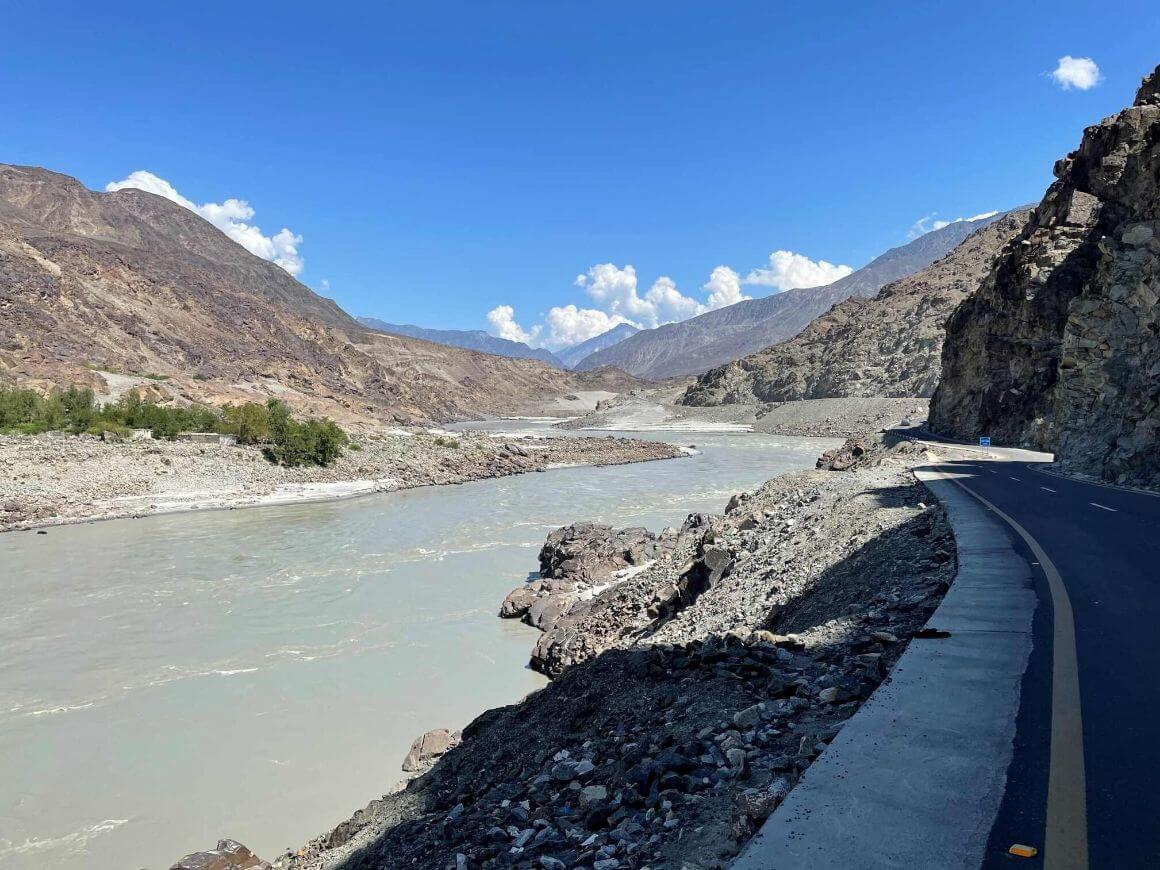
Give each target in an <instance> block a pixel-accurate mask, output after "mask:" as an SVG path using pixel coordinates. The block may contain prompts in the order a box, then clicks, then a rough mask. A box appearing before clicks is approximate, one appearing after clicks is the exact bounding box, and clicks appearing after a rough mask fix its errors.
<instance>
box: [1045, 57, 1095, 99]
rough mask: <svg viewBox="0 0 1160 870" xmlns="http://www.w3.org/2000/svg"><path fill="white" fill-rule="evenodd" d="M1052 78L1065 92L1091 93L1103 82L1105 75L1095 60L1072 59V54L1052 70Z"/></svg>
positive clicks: (1061, 60) (1063, 58)
mask: <svg viewBox="0 0 1160 870" xmlns="http://www.w3.org/2000/svg"><path fill="white" fill-rule="evenodd" d="M1051 77H1052V78H1053V79H1055V83H1056V84H1057V85H1059V86H1060V87H1061V88H1063V89H1064V90H1065V91H1069V90H1071V89H1072V88H1075V89H1076V90H1079V91H1089V90H1091V89H1092V88H1094V87H1095V86H1096V85H1098V84H1099V83H1100V82H1101V81H1103V75H1102V74H1101V73H1100V68H1099V67H1098V66H1097V65H1096V62H1095V61H1094V60H1092V59H1091V58H1090V57H1072V56H1071V55H1070V54H1065V55H1064V56H1063V57H1061V58H1060V59H1059V65H1058V66H1057V67H1056V68H1055V69H1054V70H1052V73H1051Z"/></svg>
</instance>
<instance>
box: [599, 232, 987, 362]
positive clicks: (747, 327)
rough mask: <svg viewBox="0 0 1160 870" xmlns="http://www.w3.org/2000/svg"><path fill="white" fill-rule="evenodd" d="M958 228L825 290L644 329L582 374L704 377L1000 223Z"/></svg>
mask: <svg viewBox="0 0 1160 870" xmlns="http://www.w3.org/2000/svg"><path fill="white" fill-rule="evenodd" d="M993 219H994V218H993V217H987V218H981V219H979V220H975V221H956V222H954V223H951V224H948V225H947V226H945V227H942V228H940V229H937V230H933V231H931V232H929V233H926V234H924V235H922V236H919V237H918V238H917V239H914V240H912V241H910V242H908V243H907V244H905V245H899V246H897V247H895V248H891V249H890V250H888V251H886V252H884V253H883V254H881V255H879V256H878V257H875V258H874V259H873V260H871V261H870V262H869V263H867V264H866V265H865V266H863V267H862V268H861V269H858V270H856V271H855V272H853V273H852V274H850V275H847V276H845V277H844V278H840V279H839V280H837V281H835V282H833V283H831V284H827V285H824V286H821V287H807V288H799V289H794V290H786V291H783V292H781V293H775V294H773V295H770V296H764V297H762V298H760V299H749V300H745V301H743V302H738V303H735V304H733V305H730V306H728V307H726V308H719V309H717V310H715V311H709V312H706V313H705V314H701V315H698V316H697V317H693V318H690V319H689V320H683V321H680V322H678V323H670V324H665V325H664V326H659V327H657V328H656V329H652V330H644V331H642V332H639V333H637V334H636V335H634V336H632V337H631V338H627V339H625V340H624V341H622V342H620V343H619V344H617V345H614V346H613V347H611V348H609V349H608V350H605V351H599V352H597V353H595V354H592V355H591V356H589V357H588V358H587V359H585V360H583V361H582V362H581V363H580V364H579V365H578V366H577V369H580V370H583V369H586V368H591V367H595V366H597V365H613V366H616V367H617V368H620V369H623V370H624V371H626V372H628V373H630V374H632V375H635V376H636V377H641V378H645V379H649V380H662V379H664V378H669V377H675V376H685V375H699V374H701V373H702V372H705V371H708V370H709V369H711V368H713V367H714V366H719V365H722V364H724V363H728V362H731V361H733V360H735V359H739V358H741V357H744V356H747V355H749V354H751V353H755V352H757V351H759V350H761V349H762V348H765V347H768V346H769V345H772V344H776V343H777V342H780V341H784V340H786V339H788V338H792V337H793V336H794V335H796V334H797V333H799V332H800V331H801V330H803V329H804V328H805V327H806V326H808V325H809V323H810V322H811V321H812V320H813V319H814V318H816V317H818V316H819V315H821V314H824V313H825V312H826V311H828V310H829V309H830V308H831V307H833V306H834V305H835V304H837V303H838V302H841V301H843V300H845V299H848V298H849V297H851V296H863V297H869V296H873V295H874V294H875V293H876V292H878V290H880V289H881V288H882V287H883V286H885V285H886V284H888V283H889V282H891V281H895V280H898V279H899V278H904V277H906V276H907V275H911V274H914V273H915V272H917V271H918V270H920V269H922V268H925V267H926V266H929V265H930V264H931V263H933V262H934V261H935V260H937V259H939V257H941V256H944V255H945V254H947V253H948V252H949V251H950V250H951V249H952V248H954V247H955V246H956V245H957V244H959V242H961V241H962V240H963V239H964V238H966V237H967V236H968V235H970V233H971V232H973V231H974V230H975V229H978V228H979V227H980V226H983V225H984V224H985V223H987V222H989V221H990V220H993Z"/></svg>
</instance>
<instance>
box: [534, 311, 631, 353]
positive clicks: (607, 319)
mask: <svg viewBox="0 0 1160 870" xmlns="http://www.w3.org/2000/svg"><path fill="white" fill-rule="evenodd" d="M544 319H545V320H546V321H547V322H548V338H547V340H546V341H545V342H544V343H545V344H546V345H547V346H548V347H552V348H561V347H571V346H572V345H574V344H579V343H580V342H582V341H587V340H588V339H590V338H594V337H595V336H597V335H602V334H603V333H605V332H608V330H610V329H612V328H613V327H614V326H619V325H620V324H622V323H629V322H630V321H629V320H628V319H627V318H625V317H622V316H620V315H619V314H606V313H605V312H603V311H600V310H599V309H596V308H577V307H576V306H575V305H562V306H558V307H556V308H552V309H550V310H549V311H548V316H547V317H546V318H544Z"/></svg>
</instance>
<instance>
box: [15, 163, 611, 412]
mask: <svg viewBox="0 0 1160 870" xmlns="http://www.w3.org/2000/svg"><path fill="white" fill-rule="evenodd" d="M0 381H3V382H8V383H17V384H32V385H35V386H39V387H41V388H47V387H48V386H50V385H54V384H69V383H86V384H89V385H91V386H93V387H94V389H96V390H97V392H98V393H107V392H116V391H117V390H118V389H120V388H123V387H125V386H126V385H130V384H141V383H144V384H148V385H150V386H151V389H152V390H153V391H154V392H155V393H156V394H157V395H159V396H160V397H161V398H184V399H189V400H195V401H207V402H213V403H222V402H226V401H240V400H259V401H260V400H262V399H264V398H266V397H267V396H272V395H277V396H281V397H283V398H284V399H286V400H287V401H288V402H289V403H290V404H291V405H292V406H295V407H297V408H299V409H301V410H303V411H308V412H310V413H316V414H328V415H330V416H332V417H335V418H336V419H339V420H342V421H346V422H370V421H373V420H384V421H392V420H393V421H411V420H450V419H463V418H468V417H472V416H475V415H479V414H484V413H504V412H507V413H512V412H518V411H521V410H527V409H529V408H531V407H534V406H535V404H536V403H537V402H542V401H544V400H550V399H552V398H553V397H555V396H559V395H562V394H565V393H568V392H573V391H577V390H583V389H611V390H619V389H622V388H624V387H625V386H627V385H628V384H629V383H631V379H629V378H628V377H627V376H626V375H623V374H622V373H620V372H615V371H609V370H604V371H599V372H589V373H584V374H573V373H570V372H562V371H559V370H556V369H553V368H551V367H549V366H547V365H545V364H543V363H541V362H537V361H533V360H517V359H508V358H503V357H497V356H491V355H488V354H483V353H477V352H473V351H468V350H463V349H460V348H454V347H447V346H444V345H438V344H433V343H431V342H427V341H422V340H419V339H410V338H401V337H396V336H389V335H383V334H382V333H378V332H374V331H371V330H368V329H366V328H365V327H363V326H361V325H360V324H359V323H357V322H356V321H355V320H354V319H353V318H351V317H350V316H348V315H347V314H346V313H345V312H344V311H342V309H340V308H339V307H338V306H337V305H336V304H335V303H334V302H332V301H331V300H329V299H324V298H323V297H321V296H318V295H317V294H315V293H313V292H312V291H311V290H310V289H309V288H307V287H306V286H304V285H303V284H301V283H299V282H298V281H296V280H295V279H294V278H292V277H291V276H290V275H289V274H287V273H286V272H285V271H284V270H283V269H281V268H280V267H278V266H276V265H274V264H272V263H269V262H267V261H265V260H263V259H261V258H259V257H256V256H254V255H252V254H250V253H249V252H248V251H246V250H245V249H244V248H242V247H241V246H240V245H238V244H236V243H235V242H233V241H232V240H231V239H229V238H228V237H227V236H226V235H225V234H224V233H222V232H220V231H219V230H218V229H217V228H215V227H214V226H212V225H211V224H210V223H208V222H207V221H205V220H203V219H202V218H200V217H199V216H198V215H196V214H194V213H193V212H191V211H189V210H187V209H185V208H182V207H181V206H179V205H177V204H175V203H173V202H170V201H169V200H167V199H164V198H162V197H159V196H155V195H153V194H150V193H145V192H143V191H139V190H120V191H117V192H115V193H98V192H94V191H91V190H88V189H87V188H85V187H84V185H82V184H81V183H80V182H79V181H77V180H76V179H73V178H70V177H68V176H66V175H61V174H59V173H55V172H50V171H48V170H45V169H38V168H32V167H23V166H8V165H3V164H0Z"/></svg>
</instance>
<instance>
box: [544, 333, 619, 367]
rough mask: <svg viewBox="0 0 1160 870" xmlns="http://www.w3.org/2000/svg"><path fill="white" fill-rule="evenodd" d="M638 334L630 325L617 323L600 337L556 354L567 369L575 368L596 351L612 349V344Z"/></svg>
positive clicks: (597, 336)
mask: <svg viewBox="0 0 1160 870" xmlns="http://www.w3.org/2000/svg"><path fill="white" fill-rule="evenodd" d="M638 332H640V330H639V329H637V328H636V327H635V326H633V325H632V324H631V323H619V324H617V325H616V326H614V327H612V329H610V330H608V331H607V332H602V333H600V335H595V336H593V337H592V338H590V339H588V340H587V341H582V342H580V343H579V344H574V345H572V347H569V348H565V349H564V350H562V351H560V352H559V353H557V354H556V356H558V357H559V358H560V360H561V362H563V363H564V365H565V366H567V367H568V368H570V369H572V368H576V367H577V364H578V363H580V362H581V361H582V360H584V359H585V358H587V357H589V356H591V355H592V354H594V353H596V352H597V351H600V350H604V349H606V348H609V347H612V346H613V345H614V344H620V342H622V341H624V340H625V339H626V338H628V337H630V336H633V335H636V334H637V333H638Z"/></svg>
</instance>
